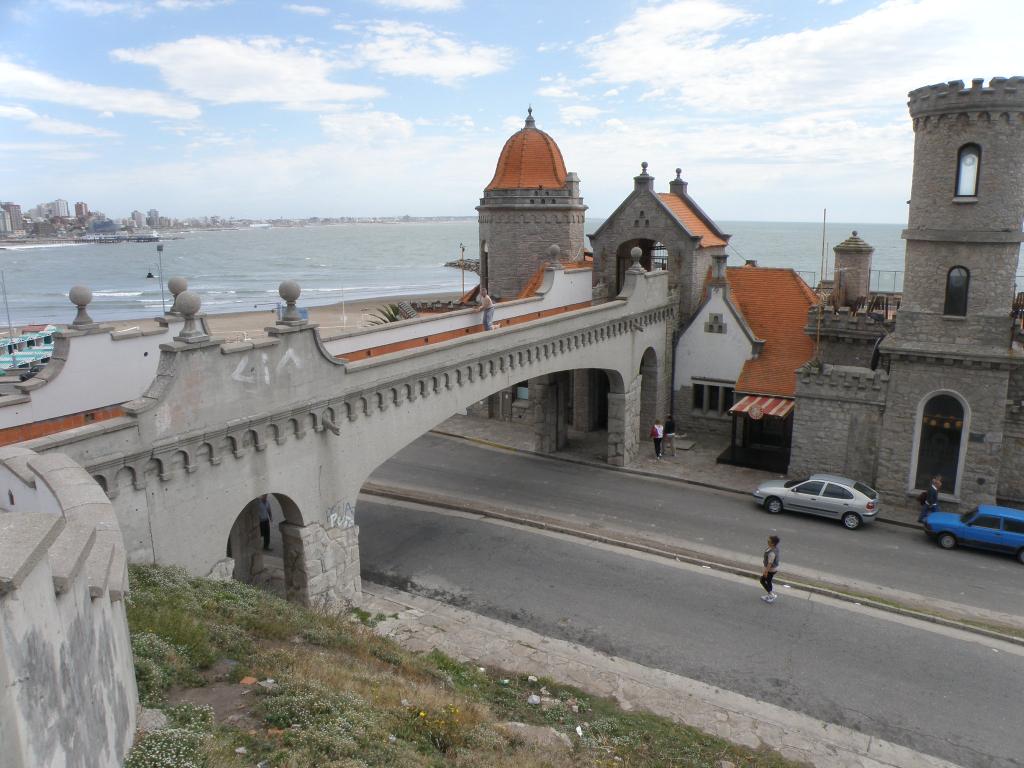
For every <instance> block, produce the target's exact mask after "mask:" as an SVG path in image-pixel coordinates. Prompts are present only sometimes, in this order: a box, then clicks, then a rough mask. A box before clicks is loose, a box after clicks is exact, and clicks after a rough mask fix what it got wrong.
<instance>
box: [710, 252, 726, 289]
mask: <svg viewBox="0 0 1024 768" xmlns="http://www.w3.org/2000/svg"><path fill="white" fill-rule="evenodd" d="M728 258H729V257H728V256H726V255H725V254H724V253H715V254H712V256H711V285H725V284H726V282H725V262H726V261H727V260H728Z"/></svg>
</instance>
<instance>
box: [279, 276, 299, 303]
mask: <svg viewBox="0 0 1024 768" xmlns="http://www.w3.org/2000/svg"><path fill="white" fill-rule="evenodd" d="M301 293H302V288H300V287H299V284H298V283H296V282H295V281H294V280H284V281H282V282H281V284H280V285H279V286H278V287H277V294H278V296H280V297H281V298H282V299H284V300H285V301H287V302H289V303H292V302H296V301H298V300H299V294H301Z"/></svg>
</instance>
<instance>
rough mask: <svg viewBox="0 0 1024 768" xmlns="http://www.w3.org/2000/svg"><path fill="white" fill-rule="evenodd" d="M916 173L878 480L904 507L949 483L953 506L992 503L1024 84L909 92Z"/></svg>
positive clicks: (999, 458)
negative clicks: (938, 479) (936, 478)
mask: <svg viewBox="0 0 1024 768" xmlns="http://www.w3.org/2000/svg"><path fill="white" fill-rule="evenodd" d="M908 105H909V108H910V116H911V118H912V119H913V126H914V137H915V138H914V175H913V185H912V191H911V200H910V217H909V222H908V225H907V229H906V230H904V232H903V237H904V238H905V239H906V241H907V246H906V259H905V276H904V293H903V301H902V304H901V307H900V311H899V313H898V315H897V317H896V328H895V332H894V333H893V334H891V335H890V336H888V337H887V338H886V339H885V340H884V341H883V342H882V344H881V347H880V349H881V352H882V354H883V358H884V359H886V360H887V361H888V364H889V368H890V370H889V373H890V384H889V392H888V398H887V402H886V406H885V413H884V416H883V424H882V439H881V445H880V449H879V467H878V485H879V488H880V490H882V491H884V492H885V493H886V494H887V496H889V497H890V498H891V499H893V500H898V499H902V500H906V499H907V498H908V497H912V496H914V495H916V492H917V490H919V489H923V488H927V486H928V480H929V477H930V476H932V475H934V474H940V475H942V477H943V483H944V486H943V496H942V497H941V498H942V499H943V502H942V503H943V504H944V506H946V507H947V508H949V509H956V508H957V506H958V505H959V508H961V509H966V508H967V505H970V504H976V503H992V502H993V501H994V500H995V497H996V494H997V493H998V492H999V491H998V488H999V486H1000V482H1001V476H1000V473H1001V472H1002V473H1004V474H1005V473H1006V471H1007V470H1006V467H1005V466H1004V456H1003V454H1004V446H1003V438H1004V431H1005V430H1006V427H1007V424H1006V417H1007V397H1008V391H1009V387H1010V383H1011V379H1012V378H1013V376H1014V371H1019V370H1020V368H1021V366H1022V365H1024V357H1022V355H1021V353H1020V352H1019V351H1014V349H1013V348H1012V344H1011V337H1012V319H1011V317H1010V312H1011V306H1012V300H1013V295H1014V276H1015V274H1016V271H1017V261H1018V255H1019V251H1020V243H1021V241H1022V239H1024V237H1022V234H1021V222H1022V220H1024V78H1022V77H1014V78H1010V79H1005V78H993V79H992V80H991V81H990V82H989V85H988V87H985V86H984V84H983V81H982V80H974V81H972V83H971V86H970V87H969V88H965V87H964V84H963V83H962V82H961V81H954V82H950V83H947V84H942V85H933V86H928V87H925V88H919V89H917V90H915V91H912V92H911V93H910V101H909V103H908Z"/></svg>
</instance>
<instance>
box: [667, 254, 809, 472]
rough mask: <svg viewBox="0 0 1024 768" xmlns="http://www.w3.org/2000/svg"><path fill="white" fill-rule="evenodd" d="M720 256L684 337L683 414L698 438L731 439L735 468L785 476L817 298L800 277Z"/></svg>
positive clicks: (678, 368) (677, 374)
mask: <svg viewBox="0 0 1024 768" xmlns="http://www.w3.org/2000/svg"><path fill="white" fill-rule="evenodd" d="M725 263H726V256H725V254H716V255H715V256H714V257H713V265H712V269H711V273H710V278H709V279H708V281H707V290H706V291H705V294H704V300H703V302H702V303H701V304H700V306H699V307H698V308H697V309H696V311H695V312H694V313H693V315H692V318H691V319H690V322H689V324H688V325H687V326H686V327H685V328H684V329H683V330H682V331H681V333H680V334H679V339H678V341H677V343H676V346H675V359H674V361H673V381H674V388H675V408H674V411H675V414H676V415H677V417H678V420H679V422H680V427H681V428H682V429H683V430H685V431H687V432H690V433H693V434H706V433H708V432H711V433H717V434H726V433H728V434H730V435H731V437H732V439H731V441H730V447H729V449H728V450H727V451H726V452H725V453H723V454H722V456H721V458H720V460H721V461H723V462H727V463H734V464H741V465H744V466H756V467H762V468H765V469H771V470H773V471H779V472H782V471H785V468H786V464H787V463H788V461H789V450H790V445H791V439H790V436H791V433H792V411H793V403H794V401H793V398H794V396H795V394H796V380H797V377H796V369H797V368H799V367H800V366H801V365H803V364H804V363H806V362H807V361H808V360H810V359H811V357H812V356H813V354H814V345H813V341H812V340H811V339H810V338H809V337H808V336H807V335H806V334H805V332H804V330H805V328H804V326H805V323H806V321H807V313H808V310H809V309H810V308H811V307H812V306H814V304H815V303H816V302H817V297H816V296H815V294H814V292H813V291H812V290H811V289H810V287H809V286H808V285H807V284H806V283H805V282H804V281H803V279H802V278H801V277H800V276H799V275H797V274H796V272H794V271H793V270H792V269H775V268H763V267H758V266H756V265H755V264H753V263H749V262H748V263H747V265H746V266H743V267H734V268H727V267H726V265H725Z"/></svg>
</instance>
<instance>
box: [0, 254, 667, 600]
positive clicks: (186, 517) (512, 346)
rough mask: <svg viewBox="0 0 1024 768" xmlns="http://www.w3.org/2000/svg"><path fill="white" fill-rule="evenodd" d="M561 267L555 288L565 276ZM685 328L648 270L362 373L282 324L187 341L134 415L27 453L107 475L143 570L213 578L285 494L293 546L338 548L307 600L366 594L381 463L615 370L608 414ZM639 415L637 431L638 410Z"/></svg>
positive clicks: (384, 360)
mask: <svg viewBox="0 0 1024 768" xmlns="http://www.w3.org/2000/svg"><path fill="white" fill-rule="evenodd" d="M552 272H553V274H552V275H551V280H552V283H555V282H556V276H557V277H558V278H561V277H563V276H566V275H565V273H564V272H563V271H562V270H557V269H556V270H553V271H552ZM581 272H582V271H581ZM584 274H586V277H584V278H583V281H584V282H585V283H586V282H587V281H588V280H589V273H584ZM588 287H589V286H588ZM534 306H536V304H534ZM672 320H673V318H672V310H671V307H670V305H669V304H668V299H667V275H666V273H664V272H655V273H646V272H643V271H642V270H641V271H640V272H639V274H637V273H632V274H629V275H628V276H627V282H626V285H625V286H624V288H623V291H622V293H621V294H620V296H619V297H618V298H617V299H615V300H612V301H609V302H607V303H604V304H601V305H599V306H588V307H586V308H583V309H578V310H573V311H569V312H564V313H559V314H555V315H552V316H549V317H545V318H541V319H538V320H534V321H532V322H529V323H522V324H519V325H513V326H508V327H502V328H500V329H498V330H496V331H493V332H491V333H487V334H482V333H481V334H472V335H467V336H460V337H458V338H455V339H451V340H448V341H444V342H439V343H436V344H431V345H429V346H425V347H417V348H414V349H408V350H404V351H400V352H395V353H393V354H389V355H386V356H382V357H379V358H370V359H365V360H360V361H355V362H347V361H344V360H342V359H337V358H335V357H334V355H332V354H331V353H330V351H329V350H327V349H326V348H325V346H324V345H323V344H322V343H321V341H320V339H319V336H318V333H317V331H316V329H315V326H312V325H308V324H299V325H297V326H288V325H285V324H279V325H278V326H276V327H275V328H272V329H270V333H271V335H270V337H269V338H267V339H264V340H258V341H250V342H240V343H232V344H222V343H220V342H219V341H218V340H209V341H202V342H195V343H192V344H186V343H182V342H175V343H173V344H167V345H164V346H163V347H162V356H161V362H160V367H159V370H158V372H157V376H156V378H155V380H154V381H153V383H152V385H151V386H150V387H149V389H148V390H147V391H146V393H145V395H144V396H143V397H142V398H139V399H138V400H137V401H135V402H132V403H126V404H125V405H124V408H125V411H126V414H127V415H126V416H124V417H120V418H116V419H110V420H107V421H104V422H100V423H96V424H90V425H87V426H84V427H80V428H77V429H72V430H68V431H65V432H61V433H58V434H54V435H49V436H47V437H43V438H39V439H37V440H33V441H30V442H29V443H25V444H24V445H25V446H27V447H32V448H34V449H36V450H38V451H40V452H44V453H48V452H50V451H60V452H62V453H67V454H68V455H70V456H72V457H74V458H75V459H76V460H77V461H78V462H79V463H81V464H82V465H83V466H86V467H87V468H88V470H89V472H90V473H91V474H92V475H93V476H95V477H98V478H101V479H102V481H103V484H104V487H105V488H106V489H107V492H108V494H109V496H110V497H111V499H112V501H113V504H114V507H115V509H116V511H117V514H118V517H119V520H120V522H121V529H122V531H123V534H124V538H125V541H126V546H127V550H128V553H129V556H130V558H131V559H132V560H133V561H140V562H158V563H168V564H178V565H182V566H184V567H186V568H187V569H188V570H189V571H190V572H192V573H194V574H197V575H206V574H208V573H209V572H210V570H211V569H212V568H213V567H214V566H215V565H216V564H217V563H218V562H220V561H221V560H223V558H224V556H225V546H226V542H227V540H228V537H229V534H230V531H231V528H232V525H233V524H234V521H235V519H236V518H237V516H238V515H239V513H241V511H242V510H243V509H244V508H245V506H246V505H247V504H248V503H249V502H250V501H251V500H252V499H253V498H255V497H257V496H259V495H261V494H263V493H273V494H276V495H278V497H279V498H287V499H288V501H289V502H290V504H289V505H288V507H289V509H290V510H291V515H290V517H289V516H288V515H286V517H288V519H287V521H286V522H287V524H289V525H293V526H296V527H297V528H301V529H302V531H303V532H304V533H303V535H302V536H298V535H296V536H294V537H292V540H293V541H296V542H300V543H301V544H302V545H303V546H306V545H307V544H310V543H313V544H315V545H316V546H317V547H320V548H321V549H326V550H329V551H330V552H332V553H333V554H331V557H333V558H334V559H333V560H331V558H329V557H324V558H320V559H317V558H316V557H315V556H311V557H309V558H306V556H305V555H304V554H303V553H292V554H296V555H297V556H296V558H294V559H295V560H296V561H297V562H305V563H308V564H309V565H310V569H309V570H308V571H306V572H303V573H296V574H295V578H296V582H295V584H294V585H293V586H294V589H295V592H296V594H313V593H314V592H316V591H317V590H322V589H333V587H334V585H347V584H352V583H355V584H356V587H355V589H357V588H358V586H357V585H358V579H357V578H356V577H354V576H353V573H354V574H356V575H357V574H358V548H357V546H356V544H357V534H358V528H357V527H356V525H355V507H356V499H357V496H358V494H359V491H360V488H361V487H362V485H363V483H364V482H365V481H366V479H367V478H368V477H369V475H370V474H371V473H372V472H373V470H374V469H376V467H377V466H379V465H380V464H381V463H382V462H384V461H386V460H387V459H388V458H390V457H391V456H392V455H394V454H395V453H396V452H397V451H398V450H400V449H401V448H403V447H404V446H405V445H407V444H408V443H410V442H412V441H413V440H415V439H416V438H417V437H418V436H419V435H421V434H423V433H424V432H426V431H427V430H429V429H431V428H432V427H434V426H436V425H437V424H438V423H440V422H442V421H443V420H444V419H446V418H448V417H449V416H451V415H452V414H453V413H456V412H459V411H460V410H462V409H464V408H465V407H466V406H468V405H470V404H472V403H475V402H478V401H479V400H480V399H482V398H483V397H486V396H487V395H490V394H492V393H493V392H496V391H499V390H501V389H504V388H507V387H509V386H512V385H514V384H515V383H517V382H518V381H521V380H523V379H525V378H531V377H535V376H541V375H546V374H548V373H554V372H558V371H563V370H576V369H581V368H595V369H600V370H604V371H606V372H607V373H608V374H609V380H610V383H611V389H612V395H610V396H609V409H610V411H611V409H612V406H613V405H616V404H619V405H621V404H622V403H626V402H627V401H629V400H630V397H632V396H633V395H635V392H634V390H636V389H637V388H638V383H637V381H638V377H637V371H638V370H639V368H640V361H641V359H642V357H643V355H644V352H645V351H646V350H647V349H649V348H651V347H654V348H655V351H656V353H657V356H658V358H659V359H666V354H665V352H666V350H665V348H664V347H665V338H666V335H667V334H666V332H665V329H666V328H667V325H668V324H669V323H670V322H672ZM645 331H646V332H645ZM620 401H621V402H620ZM616 407H618V406H616ZM625 407H626V406H625V405H622V408H625ZM626 418H627V419H628V420H629V421H630V422H631V423H630V424H629V426H628V428H630V429H634V431H635V426H636V425H635V423H633V422H635V421H636V414H635V413H633V412H632V411H629V413H628V414H627V416H626ZM609 421H610V424H611V423H612V419H611V416H610V419H609ZM619 421H620V422H621V421H623V419H619ZM622 428H623V427H620V429H619V431H620V432H621V431H622ZM612 431H613V430H611V429H610V430H609V433H610V435H611V432H612ZM609 442H610V443H611V436H610V438H609ZM619 442H620V443H621V442H622V438H621V436H620V437H619ZM629 446H633V444H632V443H629ZM619 450H620V455H621V458H622V460H625V461H628V460H629V458H630V457H629V456H628V455H622V454H621V451H623V450H625V449H622V448H621V447H620V449H619ZM629 451H634V452H635V446H633V447H630V448H628V450H626V453H628V452H629ZM610 453H611V451H610ZM97 487H99V486H97ZM0 490H2V489H0ZM296 533H298V531H296ZM342 533H344V535H342ZM300 540H301V541H300ZM317 542H319V543H317ZM285 556H286V560H287V559H288V558H289V553H287V552H286V553H285ZM328 561H331V562H333V563H334V565H331V566H330V568H329V569H328V570H329V571H330V572H329V573H328V572H326V571H325V570H324V568H325V566H324V564H325V563H327V562H328ZM286 576H287V574H286ZM353 579H354V581H353ZM325 585H326V586H325ZM290 589H291V587H290ZM347 597H349V598H351V597H352V595H347Z"/></svg>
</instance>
